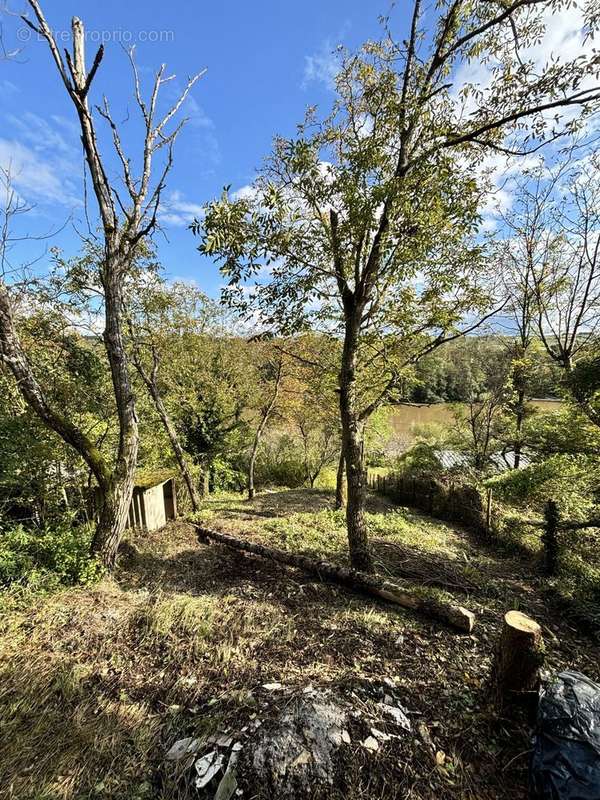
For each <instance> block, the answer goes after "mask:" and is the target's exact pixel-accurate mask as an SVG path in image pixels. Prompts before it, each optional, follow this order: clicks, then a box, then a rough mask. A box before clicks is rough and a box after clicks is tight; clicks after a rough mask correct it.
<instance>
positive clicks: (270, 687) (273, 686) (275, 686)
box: [263, 683, 283, 692]
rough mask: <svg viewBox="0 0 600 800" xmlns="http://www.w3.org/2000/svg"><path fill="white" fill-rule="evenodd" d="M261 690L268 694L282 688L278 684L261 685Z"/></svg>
mask: <svg viewBox="0 0 600 800" xmlns="http://www.w3.org/2000/svg"><path fill="white" fill-rule="evenodd" d="M263 689H267V691H269V692H276V691H278V690H279V689H283V686H282V685H281V684H280V683H263Z"/></svg>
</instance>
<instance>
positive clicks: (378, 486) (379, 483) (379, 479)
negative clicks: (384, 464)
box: [377, 475, 381, 491]
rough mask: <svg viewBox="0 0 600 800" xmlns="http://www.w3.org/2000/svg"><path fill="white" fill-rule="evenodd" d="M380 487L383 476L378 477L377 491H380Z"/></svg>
mask: <svg viewBox="0 0 600 800" xmlns="http://www.w3.org/2000/svg"><path fill="white" fill-rule="evenodd" d="M380 486H381V475H377V491H379V488H380Z"/></svg>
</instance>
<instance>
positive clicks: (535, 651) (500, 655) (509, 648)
mask: <svg viewBox="0 0 600 800" xmlns="http://www.w3.org/2000/svg"><path fill="white" fill-rule="evenodd" d="M543 661H544V643H543V639H542V629H541V628H540V626H539V625H538V624H537V622H535V621H534V620H532V619H530V618H529V617H527V616H525V614H522V613H521V612H520V611H509V612H508V613H507V614H505V616H504V625H503V627H502V633H501V635H500V641H499V643H498V647H497V650H496V657H495V660H494V664H493V667H492V680H491V689H492V695H493V698H494V701H495V703H496V705H497V706H498V707H499V709H503V708H505V707H508V706H512V705H515V704H519V703H521V702H523V701H528V700H532V699H533V700H536V699H537V691H538V688H539V684H540V667H541V666H542V664H543Z"/></svg>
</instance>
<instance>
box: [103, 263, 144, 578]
mask: <svg viewBox="0 0 600 800" xmlns="http://www.w3.org/2000/svg"><path fill="white" fill-rule="evenodd" d="M124 272H125V265H124V264H122V263H121V262H120V261H119V259H118V258H117V256H116V255H114V254H113V255H112V256H111V255H107V260H106V262H105V264H104V267H103V269H102V273H101V276H102V283H103V287H104V302H105V328H104V346H105V349H106V355H107V357H108V363H109V365H110V372H111V377H112V384H113V390H114V394H115V401H116V406H117V415H118V418H119V448H118V451H117V458H116V461H115V468H114V472H113V476H112V479H111V481H110V485H109V487H105V488H104V503H103V508H102V510H101V513H100V521H99V524H98V527H97V529H96V534H95V536H94V540H93V548H92V549H93V552H94V553H98V554H99V555H100V558H101V560H102V562H103V563H104V564H105V565H106V566H107V567H108V569H112V568H113V567H114V565H115V563H116V558H117V550H118V548H119V544H120V541H121V537H122V536H123V532H124V531H125V527H126V526H127V515H128V513H129V504H130V503H131V496H132V494H133V483H134V478H135V468H136V466H137V454H138V445H139V429H138V420H137V415H136V411H135V396H134V394H133V388H132V386H131V377H130V374H129V363H128V359H127V352H126V349H125V341H124V337H123V329H122V322H123V319H122V314H123V304H124V301H123V287H122V280H123V274H124Z"/></svg>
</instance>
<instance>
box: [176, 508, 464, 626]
mask: <svg viewBox="0 0 600 800" xmlns="http://www.w3.org/2000/svg"><path fill="white" fill-rule="evenodd" d="M192 525H193V526H194V528H195V529H196V531H197V535H198V540H199V541H200V542H208V541H211V540H212V541H215V542H219V543H220V544H224V545H226V546H227V547H231V548H233V549H234V550H241V551H242V552H246V553H252V554H253V555H257V556H261V557H262V558H266V559H268V560H269V561H275V562H277V563H279V564H285V565H286V566H288V567H296V568H297V569H301V570H304V572H308V573H309V574H311V575H316V577H317V578H319V579H320V580H329V581H332V582H334V583H340V584H342V585H343V586H348V587H350V588H351V589H357V590H359V591H361V592H365V593H366V594H370V595H375V596H376V597H379V598H382V599H383V600H387V601H388V602H390V603H394V604H395V605H399V606H402V607H403V608H410V609H412V610H413V611H417V612H419V613H421V614H425V615H426V616H428V617H432V618H433V619H436V620H439V621H441V622H445V623H446V624H448V625H451V626H452V627H454V628H458V630H461V631H465V632H466V633H470V632H471V631H472V630H473V625H474V624H475V614H473V612H472V611H468V610H467V609H466V608H463V607H462V606H455V605H452V604H450V603H444V602H442V601H440V600H436V599H434V598H432V597H422V596H421V595H419V594H417V593H415V592H410V591H408V590H406V589H404V588H403V587H401V586H398V585H397V584H395V583H391V582H390V581H386V580H384V579H383V578H380V577H379V576H377V575H369V574H367V573H365V572H359V571H358V570H353V569H348V568H347V567H342V566H338V565H337V564H332V563H331V562H329V561H315V560H314V559H312V558H309V557H308V556H304V555H301V554H298V553H290V552H288V551H286V550H279V549H278V548H275V547H266V546H265V545H263V544H258V543H257V542H248V541H245V540H242V539H236V538H235V537H234V536H230V535H229V534H227V533H221V532H220V531H215V530H212V529H211V528H205V527H203V526H202V525H198V524H197V523H192Z"/></svg>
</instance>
